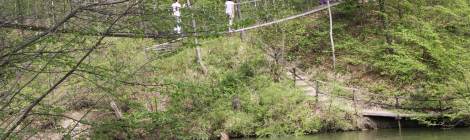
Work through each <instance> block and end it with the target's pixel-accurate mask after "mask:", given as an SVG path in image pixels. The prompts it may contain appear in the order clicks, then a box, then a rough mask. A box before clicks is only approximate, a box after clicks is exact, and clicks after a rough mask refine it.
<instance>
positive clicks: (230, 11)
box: [225, 0, 235, 31]
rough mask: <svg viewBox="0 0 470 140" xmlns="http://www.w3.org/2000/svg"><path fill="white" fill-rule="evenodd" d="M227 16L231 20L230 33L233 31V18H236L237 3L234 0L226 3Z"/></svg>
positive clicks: (228, 0)
mask: <svg viewBox="0 0 470 140" xmlns="http://www.w3.org/2000/svg"><path fill="white" fill-rule="evenodd" d="M225 14H227V16H228V18H229V20H228V25H229V27H228V28H229V31H233V30H232V24H233V18H234V17H235V3H234V2H233V1H232V0H227V1H226V2H225Z"/></svg>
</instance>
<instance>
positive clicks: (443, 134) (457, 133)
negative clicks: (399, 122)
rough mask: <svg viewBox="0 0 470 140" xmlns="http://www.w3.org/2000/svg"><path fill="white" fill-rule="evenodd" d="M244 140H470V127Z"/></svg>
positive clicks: (372, 131)
mask: <svg viewBox="0 0 470 140" xmlns="http://www.w3.org/2000/svg"><path fill="white" fill-rule="evenodd" d="M242 140H470V128H459V129H449V130H442V129H431V128H429V129H427V128H426V129H424V128H415V129H411V128H409V129H402V131H401V132H399V131H398V130H396V129H382V130H371V131H354V132H339V133H323V134H316V135H311V136H299V137H281V138H257V139H254V138H246V139H242Z"/></svg>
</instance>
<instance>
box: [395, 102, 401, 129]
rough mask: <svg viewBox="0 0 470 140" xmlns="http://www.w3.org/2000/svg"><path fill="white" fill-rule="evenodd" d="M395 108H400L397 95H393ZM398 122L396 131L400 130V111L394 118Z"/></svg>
mask: <svg viewBox="0 0 470 140" xmlns="http://www.w3.org/2000/svg"><path fill="white" fill-rule="evenodd" d="M395 109H397V110H398V109H400V102H399V99H398V96H395ZM395 119H396V120H397V122H398V131H400V132H401V117H400V112H397V116H396V118H395Z"/></svg>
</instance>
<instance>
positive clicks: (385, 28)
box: [379, 0, 392, 45]
mask: <svg viewBox="0 0 470 140" xmlns="http://www.w3.org/2000/svg"><path fill="white" fill-rule="evenodd" d="M379 9H380V12H381V13H380V20H381V21H382V27H383V31H384V32H385V39H386V41H387V44H388V45H391V44H392V37H391V36H390V33H389V31H388V26H389V24H388V18H387V16H386V13H387V11H386V9H385V0H379Z"/></svg>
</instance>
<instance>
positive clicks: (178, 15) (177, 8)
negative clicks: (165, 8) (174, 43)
mask: <svg viewBox="0 0 470 140" xmlns="http://www.w3.org/2000/svg"><path fill="white" fill-rule="evenodd" d="M174 1H175V2H174V3H173V4H171V8H172V9H173V16H175V18H176V27H175V28H174V31H175V32H176V33H177V34H181V12H180V9H181V4H180V3H179V0H174ZM183 6H185V5H183Z"/></svg>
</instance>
